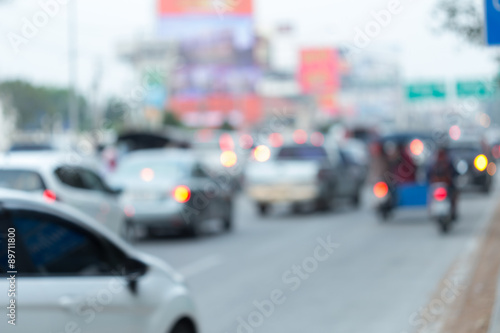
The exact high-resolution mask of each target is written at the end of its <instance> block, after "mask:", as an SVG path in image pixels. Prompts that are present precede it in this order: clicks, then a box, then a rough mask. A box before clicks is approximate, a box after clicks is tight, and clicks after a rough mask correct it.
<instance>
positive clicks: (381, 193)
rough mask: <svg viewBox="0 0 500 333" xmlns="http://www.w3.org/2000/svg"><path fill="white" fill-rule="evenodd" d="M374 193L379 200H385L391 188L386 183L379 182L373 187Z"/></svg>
mask: <svg viewBox="0 0 500 333" xmlns="http://www.w3.org/2000/svg"><path fill="white" fill-rule="evenodd" d="M373 193H374V194H375V196H376V197H377V198H383V197H385V196H386V195H387V193H389V186H387V184H386V183H384V182H378V183H377V184H375V186H373Z"/></svg>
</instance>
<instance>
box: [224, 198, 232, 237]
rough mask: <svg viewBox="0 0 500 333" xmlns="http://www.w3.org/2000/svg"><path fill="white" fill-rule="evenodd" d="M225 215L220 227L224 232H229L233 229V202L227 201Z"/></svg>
mask: <svg viewBox="0 0 500 333" xmlns="http://www.w3.org/2000/svg"><path fill="white" fill-rule="evenodd" d="M228 204H229V208H228V212H227V215H226V216H225V217H224V218H223V219H222V228H223V229H224V232H231V231H232V230H233V203H232V202H229V203H228Z"/></svg>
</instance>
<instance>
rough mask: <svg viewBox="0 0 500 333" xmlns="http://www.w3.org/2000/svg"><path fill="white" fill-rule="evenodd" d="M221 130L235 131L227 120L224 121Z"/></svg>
mask: <svg viewBox="0 0 500 333" xmlns="http://www.w3.org/2000/svg"><path fill="white" fill-rule="evenodd" d="M220 129H221V130H223V131H233V130H234V127H233V126H232V125H231V124H230V123H229V122H228V121H227V120H226V121H224V123H223V124H222V126H221V127H220Z"/></svg>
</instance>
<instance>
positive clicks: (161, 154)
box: [123, 148, 196, 163]
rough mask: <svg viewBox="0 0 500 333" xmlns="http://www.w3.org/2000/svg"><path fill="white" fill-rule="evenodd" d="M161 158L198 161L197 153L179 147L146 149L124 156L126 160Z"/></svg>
mask: <svg viewBox="0 0 500 333" xmlns="http://www.w3.org/2000/svg"><path fill="white" fill-rule="evenodd" d="M141 159H148V160H152V159H153V160H155V159H158V160H161V159H168V160H172V161H182V162H188V163H194V162H195V161H196V156H195V154H194V153H193V152H192V151H191V150H189V149H178V148H161V149H144V150H138V151H135V152H132V153H130V154H127V155H126V156H125V157H124V158H123V162H125V161H131V160H132V161H133V160H141Z"/></svg>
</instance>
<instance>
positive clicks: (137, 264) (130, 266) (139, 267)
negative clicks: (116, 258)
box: [125, 258, 148, 295]
mask: <svg viewBox="0 0 500 333" xmlns="http://www.w3.org/2000/svg"><path fill="white" fill-rule="evenodd" d="M147 270H148V267H147V266H146V264H144V263H143V262H142V261H140V260H137V259H135V258H128V259H127V261H126V262H125V278H126V280H127V286H128V288H129V290H130V292H131V293H132V294H134V295H137V292H138V284H139V279H140V278H141V277H142V276H143V275H144V274H146V272H147Z"/></svg>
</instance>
